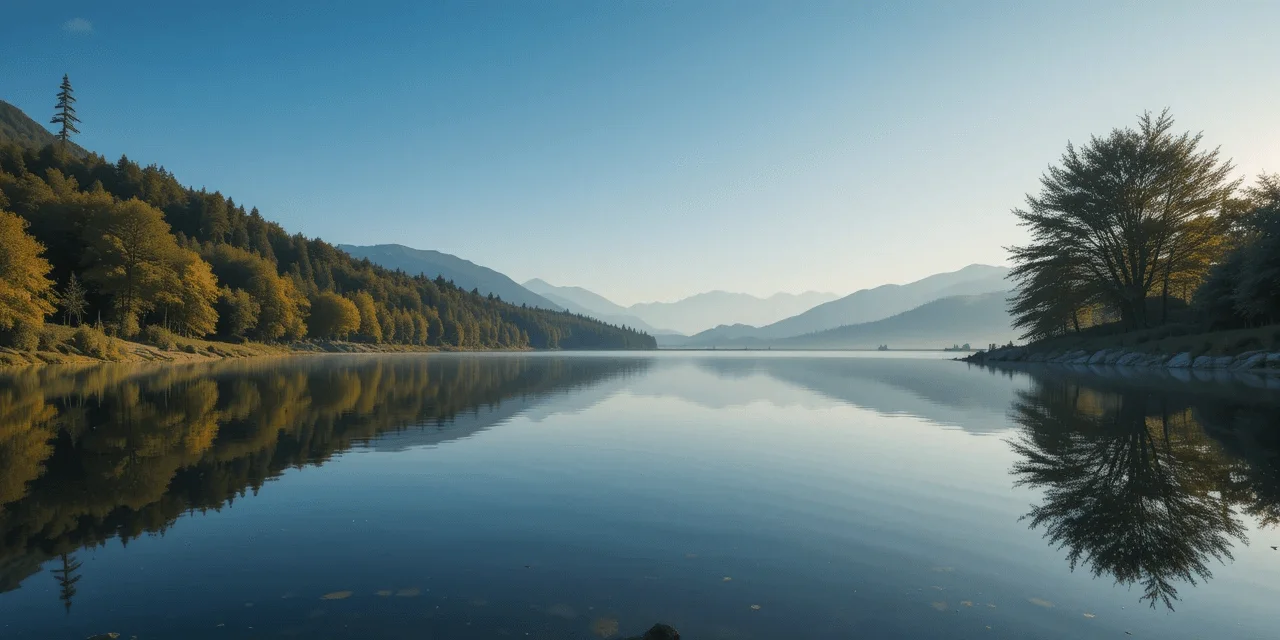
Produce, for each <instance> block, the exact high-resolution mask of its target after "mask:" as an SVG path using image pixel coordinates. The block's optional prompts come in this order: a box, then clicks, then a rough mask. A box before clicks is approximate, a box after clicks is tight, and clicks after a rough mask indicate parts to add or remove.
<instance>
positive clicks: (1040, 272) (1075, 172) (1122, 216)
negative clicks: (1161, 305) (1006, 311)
mask: <svg viewBox="0 0 1280 640" xmlns="http://www.w3.org/2000/svg"><path fill="white" fill-rule="evenodd" d="M1172 129H1173V118H1172V117H1170V115H1169V113H1168V112H1167V111H1166V112H1164V113H1161V114H1160V115H1159V116H1152V114H1150V113H1146V114H1143V116H1142V117H1141V118H1139V120H1138V128H1137V129H1128V128H1126V129H1115V130H1113V131H1112V132H1111V134H1110V135H1108V136H1107V137H1105V138H1098V137H1094V138H1091V139H1090V140H1089V142H1088V143H1087V144H1085V145H1084V146H1083V147H1082V148H1080V149H1078V150H1077V149H1076V147H1075V146H1073V145H1070V144H1068V145H1067V151H1066V153H1064V154H1063V156H1062V160H1061V165H1060V166H1055V167H1050V168H1049V170H1048V172H1047V173H1045V175H1044V176H1043V177H1042V178H1041V180H1040V183H1041V191H1040V195H1039V196H1031V195H1028V196H1027V208H1026V209H1025V210H1023V209H1017V210H1014V214H1015V215H1016V216H1017V217H1018V219H1019V220H1020V221H1021V224H1022V225H1023V226H1025V227H1027V229H1028V231H1029V232H1030V235H1031V243H1030V244H1028V245H1026V246H1021V247H1012V248H1011V252H1012V253H1013V261H1014V265H1015V267H1014V277H1015V280H1017V281H1018V283H1019V287H1022V286H1028V287H1030V288H1037V287H1040V288H1042V289H1043V284H1044V283H1049V282H1055V281H1057V280H1059V279H1060V278H1059V276H1060V275H1065V276H1066V277H1065V279H1066V283H1064V284H1063V285H1061V286H1058V287H1056V288H1054V289H1052V290H1051V291H1056V292H1057V293H1059V294H1061V296H1062V297H1064V298H1067V299H1068V300H1070V301H1071V304H1082V303H1088V302H1091V301H1095V300H1096V301H1097V302H1099V303H1101V304H1104V305H1107V306H1109V307H1111V308H1113V309H1115V310H1117V311H1118V312H1119V314H1120V317H1121V320H1122V322H1123V323H1124V326H1125V327H1126V328H1128V329H1139V328H1144V327H1146V326H1148V318H1147V298H1148V296H1149V295H1150V294H1151V292H1152V290H1153V289H1155V288H1156V287H1157V286H1162V287H1163V286H1164V285H1165V284H1166V283H1168V282H1171V281H1172V280H1174V279H1175V278H1181V277H1192V278H1201V277H1203V275H1204V269H1205V267H1206V265H1204V263H1203V261H1202V260H1198V259H1194V258H1193V257H1194V256H1196V255H1198V254H1199V252H1201V251H1202V250H1203V248H1204V246H1205V243H1207V242H1210V241H1211V240H1212V239H1213V236H1214V233H1212V231H1213V230H1214V226H1213V221H1214V218H1215V217H1216V215H1217V213H1218V212H1219V211H1220V210H1221V209H1222V207H1223V206H1224V205H1225V204H1226V203H1227V201H1228V199H1229V198H1230V196H1231V194H1232V192H1233V191H1234V190H1235V188H1236V187H1237V185H1238V184H1239V183H1238V181H1232V180H1230V179H1229V176H1230V173H1231V170H1232V166H1231V163H1230V162H1229V161H1222V160H1220V159H1219V156H1218V150H1217V149H1212V150H1202V149H1200V142H1201V136H1200V135H1199V134H1196V135H1192V134H1190V133H1183V134H1181V135H1175V134H1173V133H1172ZM1013 312H1014V313H1015V314H1017V321H1018V323H1019V324H1020V325H1021V326H1044V325H1046V324H1048V325H1052V324H1054V323H1056V322H1059V320H1060V319H1059V318H1057V317H1054V318H1050V319H1049V320H1048V321H1041V320H1039V319H1037V318H1036V317H1034V316H1035V315H1037V314H1041V313H1051V314H1058V315H1061V313H1060V309H1058V308H1057V306H1055V305H1049V306H1048V308H1047V309H1046V308H1045V306H1044V304H1043V303H1042V304H1030V305H1027V304H1024V305H1019V304H1017V303H1016V302H1015V304H1014V305H1013Z"/></svg>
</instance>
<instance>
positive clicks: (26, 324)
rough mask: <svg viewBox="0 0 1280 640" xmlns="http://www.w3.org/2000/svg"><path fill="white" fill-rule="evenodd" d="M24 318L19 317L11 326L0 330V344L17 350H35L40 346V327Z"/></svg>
mask: <svg viewBox="0 0 1280 640" xmlns="http://www.w3.org/2000/svg"><path fill="white" fill-rule="evenodd" d="M42 324H43V323H40V324H36V323H33V322H31V321H30V320H26V319H19V320H17V321H15V322H14V323H13V326H12V327H9V328H8V329H4V330H0V345H4V346H6V347H10V348H13V349H16V350H18V351H35V350H36V348H37V347H39V346H40V327H41V325H42Z"/></svg>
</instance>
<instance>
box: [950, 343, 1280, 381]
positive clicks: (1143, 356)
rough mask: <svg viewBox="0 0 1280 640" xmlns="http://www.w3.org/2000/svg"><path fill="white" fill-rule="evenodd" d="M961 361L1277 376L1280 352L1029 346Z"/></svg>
mask: <svg viewBox="0 0 1280 640" xmlns="http://www.w3.org/2000/svg"><path fill="white" fill-rule="evenodd" d="M961 360H963V361H965V362H973V363H978V364H986V363H997V362H1010V363H1013V362H1023V363H1046V364H1066V365H1086V366H1111V367H1144V368H1161V369H1173V370H1179V369H1193V370H1204V371H1230V372H1240V373H1249V374H1264V375H1265V374H1274V375H1280V352H1272V351H1246V352H1244V353H1241V354H1238V355H1234V356H1212V355H1200V356H1196V355H1194V354H1192V352H1190V351H1183V352H1181V353H1173V354H1158V353H1157V354H1152V353H1142V352H1139V351H1134V350H1131V349H1125V348H1113V349H1101V350H1099V351H1092V352H1091V351H1085V350H1083V349H1076V350H1073V351H1063V350H1057V351H1051V350H1041V349H1036V348H1035V345H1029V346H1025V347H1000V348H997V349H995V350H993V351H979V352H977V353H974V354H971V355H969V356H967V357H965V358H961Z"/></svg>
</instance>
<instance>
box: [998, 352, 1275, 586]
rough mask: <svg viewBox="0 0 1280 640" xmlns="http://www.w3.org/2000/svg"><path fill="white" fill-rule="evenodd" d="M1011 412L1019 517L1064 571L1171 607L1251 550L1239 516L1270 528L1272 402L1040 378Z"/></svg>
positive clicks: (1140, 384)
mask: <svg viewBox="0 0 1280 640" xmlns="http://www.w3.org/2000/svg"><path fill="white" fill-rule="evenodd" d="M1034 377H1035V384H1034V386H1033V387H1032V388H1031V389H1030V390H1028V391H1024V392H1021V393H1020V394H1019V396H1020V397H1019V399H1018V400H1017V401H1015V402H1014V404H1013V409H1012V415H1013V419H1014V421H1015V422H1016V423H1017V424H1018V425H1019V426H1020V427H1021V432H1020V433H1019V435H1018V436H1017V437H1016V438H1015V439H1014V440H1013V442H1012V445H1013V448H1014V450H1015V451H1016V452H1017V453H1018V454H1019V455H1020V456H1021V458H1022V459H1021V460H1020V461H1019V462H1017V463H1016V464H1015V465H1014V467H1013V470H1012V473H1013V475H1014V476H1015V477H1016V478H1017V484H1019V485H1023V486H1029V487H1035V488H1039V489H1041V490H1043V491H1044V497H1043V499H1042V500H1041V502H1040V504H1037V505H1034V506H1033V507H1032V509H1031V511H1030V512H1029V513H1027V515H1026V516H1025V518H1026V519H1027V520H1029V521H1030V526H1031V527H1032V528H1034V529H1042V530H1043V531H1044V535H1045V537H1046V538H1047V539H1048V540H1049V541H1050V542H1051V543H1053V544H1055V545H1057V546H1059V547H1060V548H1062V549H1063V550H1065V551H1066V553H1067V559H1068V561H1069V563H1070V566H1071V568H1072V569H1073V570H1074V569H1075V568H1076V567H1077V566H1083V567H1086V568H1087V569H1088V570H1089V571H1091V572H1092V573H1093V575H1094V576H1095V577H1101V576H1111V577H1112V578H1113V579H1114V580H1115V581H1116V583H1117V584H1120V585H1124V586H1131V585H1138V586H1140V588H1141V589H1142V592H1143V593H1142V596H1141V599H1142V600H1144V601H1146V602H1148V603H1150V605H1151V606H1152V607H1155V606H1156V605H1157V603H1162V604H1164V605H1165V606H1167V607H1169V608H1170V609H1172V608H1173V605H1174V602H1175V601H1176V600H1177V599H1178V588H1177V587H1178V585H1179V584H1182V583H1186V584H1191V585H1195V584H1197V583H1198V582H1201V581H1205V580H1208V579H1210V578H1211V577H1212V575H1213V573H1212V570H1211V567H1212V566H1213V565H1214V564H1218V563H1223V562H1228V561H1230V560H1232V553H1231V552H1232V546H1233V545H1234V544H1236V543H1247V542H1248V540H1247V536H1246V531H1247V530H1246V526H1245V522H1244V520H1243V519H1242V516H1249V517H1253V518H1256V519H1257V521H1258V522H1260V523H1261V524H1262V525H1263V526H1266V525H1274V524H1276V523H1277V514H1280V492H1278V490H1277V489H1278V488H1280V484H1278V483H1277V481H1276V480H1277V474H1276V470H1277V468H1278V467H1277V464H1276V461H1277V452H1278V451H1280V447H1277V446H1276V445H1277V442H1276V437H1277V436H1276V433H1277V432H1278V430H1280V412H1278V411H1277V405H1276V404H1275V403H1274V402H1272V401H1269V400H1268V399H1266V398H1264V397H1263V396H1262V395H1261V394H1259V393H1258V392H1256V391H1250V390H1247V389H1244V388H1242V387H1232V386H1226V385H1219V386H1208V387H1197V388H1191V387H1184V386H1182V385H1177V384H1172V385H1171V384H1169V382H1168V381H1164V382H1158V381H1155V380H1146V381H1143V380H1135V381H1129V382H1127V383H1122V382H1118V381H1108V380H1106V379H1102V378H1098V377H1096V376H1090V375H1088V374H1085V375H1082V376H1079V377H1071V376H1069V375H1067V374H1063V373H1061V372H1040V373H1037V374H1036V375H1035V376H1034Z"/></svg>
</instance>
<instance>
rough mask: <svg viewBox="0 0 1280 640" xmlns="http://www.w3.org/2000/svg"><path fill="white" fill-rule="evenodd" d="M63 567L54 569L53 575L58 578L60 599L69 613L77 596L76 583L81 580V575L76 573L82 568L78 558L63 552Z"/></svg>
mask: <svg viewBox="0 0 1280 640" xmlns="http://www.w3.org/2000/svg"><path fill="white" fill-rule="evenodd" d="M61 557H62V567H60V568H58V569H54V570H53V571H52V573H53V576H54V577H55V578H57V579H58V599H59V600H61V601H62V606H63V607H65V608H66V611H67V614H70V613H71V600H72V599H74V598H75V596H76V583H77V582H80V578H81V576H80V575H79V574H77V573H76V571H78V570H79V569H80V561H79V560H76V557H75V556H73V555H68V554H66V553H64V554H62V556H61Z"/></svg>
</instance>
